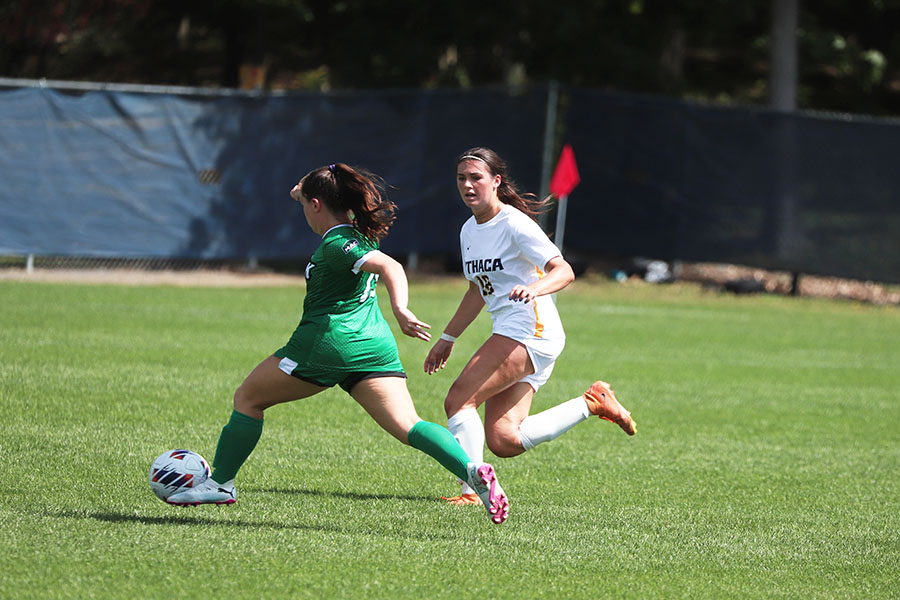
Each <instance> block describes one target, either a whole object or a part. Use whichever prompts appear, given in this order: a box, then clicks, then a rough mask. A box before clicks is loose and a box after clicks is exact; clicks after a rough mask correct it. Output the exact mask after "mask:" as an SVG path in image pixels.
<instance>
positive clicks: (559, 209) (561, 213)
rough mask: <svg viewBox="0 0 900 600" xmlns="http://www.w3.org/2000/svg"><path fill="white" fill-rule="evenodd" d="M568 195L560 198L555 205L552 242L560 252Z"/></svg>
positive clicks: (561, 250)
mask: <svg viewBox="0 0 900 600" xmlns="http://www.w3.org/2000/svg"><path fill="white" fill-rule="evenodd" d="M568 200H569V195H568V194H566V195H565V196H560V197H559V200H558V201H557V203H556V233H555V234H553V242H554V243H555V244H556V247H557V248H559V251H560V252H563V236H564V235H565V233H566V204H567V203H568Z"/></svg>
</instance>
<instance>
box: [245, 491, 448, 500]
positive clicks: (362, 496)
mask: <svg viewBox="0 0 900 600" xmlns="http://www.w3.org/2000/svg"><path fill="white" fill-rule="evenodd" d="M244 489H245V490H247V491H251V492H259V493H262V494H294V495H301V496H317V497H323V496H330V497H332V498H345V499H347V500H413V501H416V502H440V498H438V497H437V496H402V495H399V494H359V493H356V492H324V491H322V490H305V489H301V488H297V489H285V488H257V487H246V488H244Z"/></svg>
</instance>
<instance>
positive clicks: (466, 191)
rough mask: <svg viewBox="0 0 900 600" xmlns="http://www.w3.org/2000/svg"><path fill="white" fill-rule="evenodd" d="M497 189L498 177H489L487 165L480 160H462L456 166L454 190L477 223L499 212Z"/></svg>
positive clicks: (498, 185)
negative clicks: (456, 190) (455, 189)
mask: <svg viewBox="0 0 900 600" xmlns="http://www.w3.org/2000/svg"><path fill="white" fill-rule="evenodd" d="M498 187H500V176H499V175H491V171H490V169H489V168H488V166H487V163H485V162H483V161H480V160H464V161H462V162H460V163H459V164H458V165H457V166H456V188H457V189H458V190H459V196H460V198H462V201H463V202H465V204H466V206H468V207H469V209H471V211H472V214H474V215H475V218H476V220H478V221H479V222H481V221H482V219H481V218H483V217H487V219H489V218H491V217H493V216H494V215H496V214H497V211H499V210H500V199H499V198H498V197H497V188H498ZM480 217H481V218H480ZM487 219H485V220H487Z"/></svg>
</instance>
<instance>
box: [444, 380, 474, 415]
mask: <svg viewBox="0 0 900 600" xmlns="http://www.w3.org/2000/svg"><path fill="white" fill-rule="evenodd" d="M466 408H476V409H477V408H478V404H477V403H476V402H475V399H474V398H472V396H471V395H470V394H469V392H468V391H466V390H465V389H464V388H463V386H462V385H460V384H459V383H457V382H454V383H453V385H451V386H450V390H449V391H448V392H447V397H446V398H444V412H445V413H446V414H447V416H448V417H452V416H453V415H455V414H456V413H458V412H459V411H461V410H463V409H466Z"/></svg>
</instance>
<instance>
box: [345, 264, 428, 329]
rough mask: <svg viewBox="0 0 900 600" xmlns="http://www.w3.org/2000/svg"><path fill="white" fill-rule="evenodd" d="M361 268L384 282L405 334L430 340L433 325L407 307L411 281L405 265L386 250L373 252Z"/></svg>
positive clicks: (395, 314)
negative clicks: (421, 319) (430, 330)
mask: <svg viewBox="0 0 900 600" xmlns="http://www.w3.org/2000/svg"><path fill="white" fill-rule="evenodd" d="M359 268H360V270H362V271H365V272H367V273H375V274H376V275H378V278H379V279H380V280H381V281H382V283H384V287H385V289H387V292H388V296H389V297H390V299H391V310H392V311H393V313H394V317H395V318H396V319H397V323H398V324H399V325H400V330H401V331H402V332H403V333H404V335H408V336H409V337H414V338H418V339H420V340H424V341H426V342H427V341H428V340H430V339H431V334H430V333H429V332H428V331H427V330H428V329H431V325H429V324H428V323H426V322H424V321H420V320H419V319H418V318H417V317H416V315H414V314H413V312H412V311H411V310H409V308H407V304H408V303H409V282H408V281H407V279H406V271H404V270H403V265H401V264H400V263H398V262H397V261H396V260H394V259H393V258H391V257H390V256H388V255H387V254H385V253H384V252H372V253H370V254H369V256H368V258H367V259H366V262H364V263H363V264H362V266H360V267H359Z"/></svg>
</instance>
